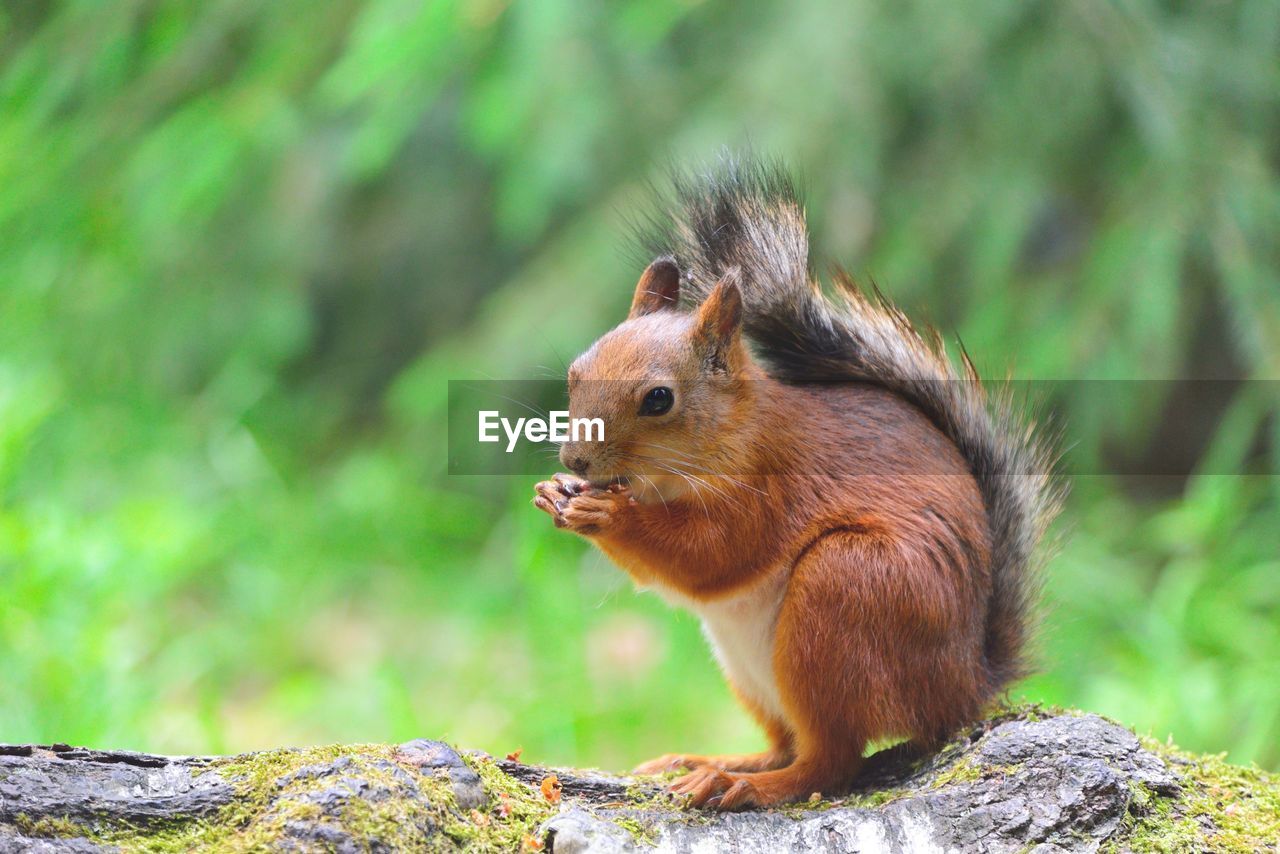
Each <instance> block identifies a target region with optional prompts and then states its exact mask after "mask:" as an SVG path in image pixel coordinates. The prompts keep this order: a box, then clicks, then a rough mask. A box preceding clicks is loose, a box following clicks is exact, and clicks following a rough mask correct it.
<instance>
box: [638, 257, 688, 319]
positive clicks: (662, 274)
mask: <svg viewBox="0 0 1280 854" xmlns="http://www.w3.org/2000/svg"><path fill="white" fill-rule="evenodd" d="M679 301H680V268H679V267H678V266H676V261H675V259H674V258H672V257H670V256H663V257H662V258H658V259H656V260H655V261H654V262H653V263H652V264H650V265H649V266H648V267H646V268H645V271H644V272H643V273H641V274H640V281H639V282H637V283H636V293H635V296H634V297H632V298H631V312H630V313H629V314H628V315H627V317H640V316H641V315H644V314H652V313H653V312H655V311H658V310H659V309H663V308H675V307H676V305H677V304H678V303H679Z"/></svg>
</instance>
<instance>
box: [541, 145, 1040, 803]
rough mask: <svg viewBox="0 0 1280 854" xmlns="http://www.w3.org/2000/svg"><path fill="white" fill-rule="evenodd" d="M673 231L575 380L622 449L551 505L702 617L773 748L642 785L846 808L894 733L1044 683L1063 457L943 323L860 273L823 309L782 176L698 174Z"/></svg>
mask: <svg viewBox="0 0 1280 854" xmlns="http://www.w3.org/2000/svg"><path fill="white" fill-rule="evenodd" d="M655 222H657V223H658V225H657V227H656V230H655V233H654V235H653V236H652V237H651V239H649V240H648V241H647V246H646V248H647V249H648V250H650V252H651V254H650V257H654V256H657V260H655V261H653V263H651V264H650V265H649V266H648V268H647V269H646V270H645V271H644V273H643V274H642V275H641V277H640V281H639V283H638V284H637V286H636V289H635V295H634V297H633V299H632V303H631V311H630V313H629V314H628V316H627V319H626V320H625V321H624V322H623V323H622V324H621V325H619V326H618V327H616V328H615V329H613V330H612V331H611V332H609V333H608V334H606V335H605V336H604V337H602V338H600V339H599V340H598V341H596V342H595V344H594V345H592V347H591V348H590V349H589V350H587V351H586V352H585V353H583V354H582V355H581V356H579V357H578V358H577V359H576V360H575V361H574V362H573V364H572V365H571V367H570V368H569V374H568V385H569V412H570V416H571V417H573V418H578V417H586V418H595V417H598V418H602V419H603V421H604V425H605V429H604V438H603V440H602V441H592V442H585V441H570V442H566V443H565V444H563V445H562V446H561V449H560V460H561V462H562V463H563V464H564V465H565V466H567V467H568V468H569V469H570V470H571V471H572V472H573V474H572V475H569V474H558V475H555V476H554V477H553V479H551V480H548V481H544V482H542V483H539V484H538V485H537V486H536V488H535V497H534V504H535V506H537V507H538V508H539V509H541V510H543V511H545V512H546V513H548V514H550V515H551V516H552V517H553V519H554V521H555V524H556V525H557V526H558V527H561V528H565V529H567V530H569V531H572V532H574V533H577V534H580V535H582V536H584V537H586V538H587V539H588V540H590V541H591V542H593V543H595V544H596V545H597V546H598V547H599V548H600V549H601V550H602V551H603V552H604V553H605V554H607V555H608V556H609V557H610V558H611V559H612V560H613V561H614V562H615V563H617V564H618V565H619V566H620V567H622V568H623V569H624V570H625V571H626V572H627V573H629V574H630V575H631V577H632V578H633V579H634V581H635V582H636V584H637V585H638V586H640V587H642V588H648V589H652V590H654V591H656V592H658V593H659V594H660V595H662V596H663V597H665V598H666V599H668V600H669V601H671V602H673V603H676V604H679V605H681V606H683V607H685V608H688V609H689V610H690V611H692V612H694V613H695V614H697V615H698V616H699V617H700V618H701V619H702V621H703V626H704V630H705V634H706V636H707V638H708V640H709V641H710V643H711V645H712V647H713V648H714V650H715V655H716V657H717V659H718V660H719V662H720V665H721V667H722V669H723V671H724V673H725V676H726V678H727V679H728V681H729V683H730V685H731V687H732V689H733V691H734V693H735V694H736V695H737V697H738V698H739V700H740V701H741V702H742V704H743V705H744V706H745V707H746V708H747V709H748V710H749V711H750V713H751V714H752V715H753V716H754V717H755V718H756V719H757V720H758V721H759V723H760V725H761V726H762V727H763V728H764V731H765V733H766V735H767V737H768V742H769V748H768V749H767V750H765V751H764V752H762V753H756V754H748V755H740V756H699V755H689V754H679V755H668V756H663V757H660V758H658V759H655V760H653V761H651V762H647V763H644V764H643V765H641V766H640V767H639V768H637V769H636V772H637V773H658V772H662V771H667V770H674V769H689V770H690V773H688V774H686V775H685V776H683V777H680V778H678V779H677V780H675V782H674V783H673V784H672V786H671V788H672V790H674V791H675V792H677V793H683V794H687V795H689V796H690V800H691V803H692V804H693V805H695V806H703V805H706V806H710V807H714V808H718V809H722V810H736V809H744V808H749V807H763V806H769V805H771V804H779V803H785V802H789V801H794V800H797V799H803V798H807V797H809V796H810V795H811V794H812V793H814V792H821V793H827V794H830V793H838V792H840V791H843V790H845V789H847V788H848V786H849V785H850V784H851V783H852V781H853V780H854V778H855V777H856V775H857V773H858V770H859V767H860V766H861V765H862V763H863V752H864V750H865V748H866V746H867V743H868V742H869V741H872V740H880V739H888V738H898V739H901V738H905V739H907V740H909V741H910V742H911V744H912V745H913V746H914V747H915V748H918V749H920V750H929V749H933V748H936V747H938V746H940V745H941V744H943V743H944V742H945V740H946V739H947V737H948V735H949V734H950V733H952V732H953V731H954V730H956V729H957V728H958V727H959V726H960V725H962V724H964V723H967V722H970V721H972V720H973V719H975V718H976V717H977V716H978V715H979V714H980V713H981V710H982V707H983V706H984V705H985V704H986V703H987V702H988V701H989V700H990V699H992V697H994V696H995V695H997V694H998V693H1000V692H1001V691H1003V690H1004V688H1005V687H1006V686H1007V685H1008V684H1009V683H1010V682H1011V681H1013V680H1015V679H1017V678H1019V677H1020V676H1021V675H1022V674H1023V672H1024V653H1023V648H1024V644H1025V642H1026V636H1027V634H1028V631H1029V629H1028V622H1029V619H1030V610H1031V601H1030V600H1031V597H1032V591H1033V587H1034V576H1035V572H1036V569H1037V557H1036V554H1035V551H1036V546H1037V543H1038V541H1039V540H1040V539H1041V538H1042V535H1043V534H1044V531H1045V529H1046V527H1047V525H1048V524H1049V522H1050V521H1051V520H1052V518H1053V516H1054V515H1055V513H1056V512H1057V509H1058V507H1059V504H1060V500H1061V496H1060V493H1059V490H1058V488H1057V486H1056V485H1055V483H1054V481H1053V479H1052V478H1051V477H1050V475H1049V469H1050V462H1051V461H1050V455H1049V451H1048V449H1047V444H1046V443H1045V442H1043V441H1042V440H1040V439H1038V438H1037V437H1036V436H1035V435H1034V434H1033V432H1032V430H1031V429H1030V428H1029V427H1026V426H1023V423H1022V421H1021V419H1020V418H1019V417H1018V414H1017V413H1016V412H1015V411H1014V409H1013V408H1012V406H1011V405H1010V402H1009V400H1008V398H1007V396H1006V395H1000V394H990V393H988V392H987V391H985V390H984V389H983V387H982V386H981V384H980V383H979V381H978V377H977V373H976V371H975V370H974V368H973V365H972V363H970V362H969V359H968V357H967V356H965V357H964V358H963V371H958V370H957V369H956V368H955V367H953V365H952V364H951V362H950V360H949V359H948V358H947V356H946V355H945V353H944V350H943V345H942V343H941V340H940V338H939V337H938V336H937V333H932V335H931V336H930V337H929V338H928V339H926V338H925V337H922V336H921V335H920V334H919V333H918V332H917V331H916V330H915V328H914V327H913V326H912V325H911V323H910V321H908V320H907V318H906V317H905V315H903V314H902V313H901V312H900V311H899V310H898V309H897V308H895V307H893V306H892V305H890V304H889V303H888V302H887V301H886V300H885V299H884V298H883V297H880V296H879V295H878V294H877V297H878V299H876V300H872V299H870V298H868V297H867V296H865V295H864V294H863V292H862V291H861V290H860V289H859V288H858V286H857V285H856V284H855V283H854V281H853V280H852V278H850V277H849V276H847V275H845V274H843V273H837V274H836V275H835V277H834V278H835V281H834V286H835V289H836V290H838V293H839V296H840V298H841V300H840V302H839V303H836V302H833V301H831V300H830V299H828V298H827V297H826V296H825V295H824V294H823V292H822V290H821V286H820V284H819V283H818V281H817V280H816V279H815V277H814V276H812V275H811V273H810V270H809V258H808V255H809V250H808V235H807V228H806V224H805V217H804V211H803V207H802V205H801V203H800V201H799V198H798V196H797V193H796V191H795V189H794V186H793V184H792V183H791V181H790V179H789V178H788V176H787V174H786V173H785V171H784V170H783V169H782V168H781V167H780V166H777V165H773V164H762V163H759V162H753V161H750V160H744V159H732V158H730V159H726V160H725V162H723V163H722V164H720V166H719V167H717V168H715V169H713V170H711V171H710V172H709V173H708V174H706V175H704V176H700V177H688V176H684V177H681V176H677V179H676V181H675V203H674V204H673V205H672V206H671V208H670V210H669V211H668V213H667V214H665V219H656V220H655ZM682 304H684V305H687V306H689V308H688V309H684V308H682Z"/></svg>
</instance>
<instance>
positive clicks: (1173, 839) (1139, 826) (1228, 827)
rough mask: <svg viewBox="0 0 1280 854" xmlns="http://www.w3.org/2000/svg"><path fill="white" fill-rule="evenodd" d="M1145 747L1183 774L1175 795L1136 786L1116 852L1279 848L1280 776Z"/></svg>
mask: <svg viewBox="0 0 1280 854" xmlns="http://www.w3.org/2000/svg"><path fill="white" fill-rule="evenodd" d="M1139 738H1141V740H1142V743H1143V746H1144V747H1145V748H1147V749H1148V750H1150V751H1151V752H1153V753H1155V754H1157V755H1158V756H1161V757H1162V758H1164V760H1165V761H1166V762H1167V763H1168V764H1169V765H1170V766H1171V767H1172V768H1173V769H1174V770H1175V771H1176V772H1177V773H1178V774H1180V775H1181V776H1182V778H1183V787H1182V792H1181V794H1179V795H1178V796H1177V797H1175V798H1165V797H1160V796H1159V795H1158V794H1156V793H1154V792H1152V791H1150V790H1149V789H1148V788H1147V787H1145V786H1141V785H1135V786H1133V787H1132V788H1133V801H1132V804H1131V807H1130V811H1129V817H1128V818H1127V819H1126V822H1125V827H1124V833H1123V835H1122V836H1121V837H1120V839H1119V840H1117V842H1116V843H1114V844H1113V849H1112V850H1115V851H1139V852H1167V851H1215V852H1229V854H1236V852H1239V854H1245V852H1256V851H1264V850H1275V846H1276V844H1277V841H1278V840H1280V779H1277V778H1276V777H1275V776H1274V775H1272V774H1268V773H1267V772H1265V771H1262V770H1260V769H1258V768H1256V767H1242V766H1239V765H1231V764H1229V763H1227V762H1226V761H1225V760H1224V758H1223V756H1197V755H1194V754H1190V753H1186V752H1184V751H1181V750H1179V749H1178V748H1177V747H1175V746H1173V745H1172V744H1168V743H1162V742H1158V741H1155V740H1154V739H1149V738H1142V737H1141V736H1140V737H1139Z"/></svg>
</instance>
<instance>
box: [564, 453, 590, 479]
mask: <svg viewBox="0 0 1280 854" xmlns="http://www.w3.org/2000/svg"><path fill="white" fill-rule="evenodd" d="M564 464H565V465H567V466H568V467H569V471H571V472H573V473H574V474H577V475H583V474H586V473H587V469H588V468H590V467H591V463H589V462H587V461H586V460H585V459H583V458H582V457H571V458H570V459H567V460H565V461H564Z"/></svg>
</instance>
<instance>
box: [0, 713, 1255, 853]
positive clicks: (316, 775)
mask: <svg viewBox="0 0 1280 854" xmlns="http://www.w3.org/2000/svg"><path fill="white" fill-rule="evenodd" d="M552 775H554V777H555V780H554V781H551V780H549V779H548V778H550V777H551V776H552ZM547 849H554V850H555V851H556V852H560V854H565V852H574V851H600V852H622V851H648V850H654V851H658V850H660V851H695V850H700V851H710V850H759V851H781V850H804V851H971V850H973V851H991V852H1000V851H1031V850H1034V851H1040V852H1050V851H1098V850H1101V851H1250V852H1252V851H1276V852H1280V782H1278V781H1277V780H1276V779H1275V778H1273V777H1272V776H1270V775H1268V774H1266V773H1264V772H1261V771H1258V770H1256V769H1248V768H1240V767H1237V766H1232V765H1229V764H1227V763H1225V762H1223V761H1222V760H1221V759H1220V758H1215V757H1203V756H1193V755H1189V754H1186V753H1182V752H1180V751H1178V750H1176V749H1175V748H1173V747H1171V746H1168V745H1162V744H1158V743H1154V742H1150V741H1145V740H1142V739H1140V738H1138V737H1136V736H1134V735H1133V733H1131V732H1129V731H1128V730H1126V729H1125V728H1123V727H1121V726H1119V725H1117V724H1115V723H1112V722H1110V721H1107V720H1105V719H1103V718H1101V717H1098V716H1096V715H1089V714H1082V713H1076V712H1067V711H1062V710H1046V709H1041V708H1037V707H1021V708H1017V709H1010V710H1006V711H1002V712H1000V713H997V714H995V715H993V716H992V717H991V718H989V719H988V720H985V721H983V722H982V723H980V724H977V725H975V726H974V727H972V728H970V729H969V730H967V731H966V732H964V733H963V734H961V736H959V737H958V738H957V739H956V740H955V741H954V742H952V743H951V744H950V745H948V746H947V747H946V748H944V749H943V750H942V751H940V752H939V753H938V754H936V755H934V756H930V757H927V758H924V759H913V758H912V757H910V756H909V755H908V754H907V753H906V752H905V751H904V750H903V749H901V748H897V749H891V750H888V751H884V752H882V753H879V754H877V755H876V756H875V757H873V758H872V760H871V761H870V762H869V764H868V769H867V772H866V773H865V774H864V775H863V778H862V780H861V782H860V784H859V787H858V789H856V790H855V791H853V792H851V793H848V794H847V795H845V796H843V797H841V798H838V799H835V800H823V801H815V802H809V803H803V804H797V805H792V806H789V807H785V808H782V809H776V810H767V811H757V812H748V813H740V814H735V815H721V814H717V813H705V812H699V811H693V810H687V809H684V808H683V806H682V804H680V803H679V802H677V801H676V800H674V799H673V798H671V797H670V796H668V795H667V794H666V793H665V790H664V789H663V788H662V786H661V785H660V781H658V780H654V779H638V778H629V777H617V776H611V775H607V774H603V773H596V772H590V771H578V770H571V769H548V768H542V767H539V766H532V765H525V764H522V763H519V762H515V761H508V760H495V759H493V758H491V757H488V756H486V755H484V754H480V753H467V752H459V751H455V750H454V749H453V748H452V747H450V746H449V745H446V744H444V743H442V742H436V741H427V740H417V741H412V742H408V743H406V744H402V745H350V746H338V747H320V748H308V749H286V750H273V751H265V752H262V753H253V754H247V755H244V756H235V757H162V756H150V755H146V754H137V753H122V752H109V751H92V750H84V749H76V748H70V747H68V746H66V745H53V746H34V745H16V746H0V851H50V852H56V851H82V852H91V851H103V850H119V851H156V852H166V851H190V850H196V851H340V852H341V851H352V852H356V851H400V850H410V851H412V850H425V851H436V850H475V851H520V850H525V851H537V850H547Z"/></svg>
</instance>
